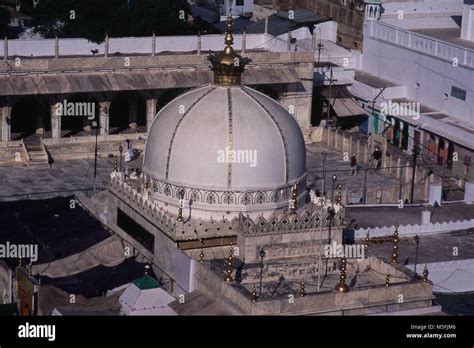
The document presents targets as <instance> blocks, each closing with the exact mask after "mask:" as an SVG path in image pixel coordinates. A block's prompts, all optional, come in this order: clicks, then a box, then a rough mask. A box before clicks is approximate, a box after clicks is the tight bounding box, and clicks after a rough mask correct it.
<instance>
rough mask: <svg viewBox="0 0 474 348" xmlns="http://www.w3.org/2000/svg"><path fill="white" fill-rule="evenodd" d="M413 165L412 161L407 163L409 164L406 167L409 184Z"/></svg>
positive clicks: (406, 179) (406, 177) (406, 181)
mask: <svg viewBox="0 0 474 348" xmlns="http://www.w3.org/2000/svg"><path fill="white" fill-rule="evenodd" d="M410 166H411V163H410V161H407V164H406V166H405V183H406V184H408V183H409V182H410V180H411V171H412V168H411V167H410Z"/></svg>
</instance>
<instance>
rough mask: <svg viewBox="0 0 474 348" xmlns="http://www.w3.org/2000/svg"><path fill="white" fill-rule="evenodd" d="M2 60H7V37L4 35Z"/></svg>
mask: <svg viewBox="0 0 474 348" xmlns="http://www.w3.org/2000/svg"><path fill="white" fill-rule="evenodd" d="M3 60H4V61H5V62H6V61H7V60H8V38H7V37H6V36H5V40H4V41H3Z"/></svg>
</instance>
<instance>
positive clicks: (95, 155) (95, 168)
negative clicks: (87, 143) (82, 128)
mask: <svg viewBox="0 0 474 348" xmlns="http://www.w3.org/2000/svg"><path fill="white" fill-rule="evenodd" d="M92 125H93V126H95V151H94V194H95V187H96V178H97V147H98V144H97V138H98V136H99V123H98V122H97V121H94V122H93V123H92Z"/></svg>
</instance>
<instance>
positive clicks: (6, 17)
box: [0, 6, 10, 38]
mask: <svg viewBox="0 0 474 348" xmlns="http://www.w3.org/2000/svg"><path fill="white" fill-rule="evenodd" d="M9 23H10V12H8V10H7V9H6V8H5V7H3V6H0V36H1V38H3V37H4V36H6V35H7V33H8V24H9Z"/></svg>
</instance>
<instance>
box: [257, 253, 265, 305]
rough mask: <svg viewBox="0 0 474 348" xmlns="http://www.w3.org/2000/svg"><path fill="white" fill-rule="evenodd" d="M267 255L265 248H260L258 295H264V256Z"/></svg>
mask: <svg viewBox="0 0 474 348" xmlns="http://www.w3.org/2000/svg"><path fill="white" fill-rule="evenodd" d="M264 257H265V250H263V248H262V250H260V294H259V295H258V297H262V282H263V258H264Z"/></svg>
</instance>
